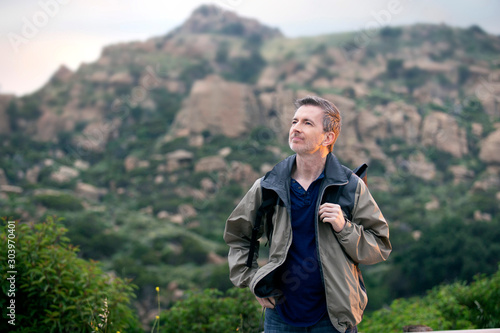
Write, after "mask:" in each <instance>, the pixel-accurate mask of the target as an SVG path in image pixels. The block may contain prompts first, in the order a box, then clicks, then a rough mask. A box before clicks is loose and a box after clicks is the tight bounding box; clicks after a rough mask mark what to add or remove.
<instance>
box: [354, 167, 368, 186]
mask: <svg viewBox="0 0 500 333" xmlns="http://www.w3.org/2000/svg"><path fill="white" fill-rule="evenodd" d="M367 169H368V164H366V163H363V164H361V165H360V166H358V167H357V168H356V169H354V170H352V172H353V173H354V174H356V176H358V177H359V178H361V179H362V180H363V182H364V183H365V184H366V185H368V179H367V172H366V170H367Z"/></svg>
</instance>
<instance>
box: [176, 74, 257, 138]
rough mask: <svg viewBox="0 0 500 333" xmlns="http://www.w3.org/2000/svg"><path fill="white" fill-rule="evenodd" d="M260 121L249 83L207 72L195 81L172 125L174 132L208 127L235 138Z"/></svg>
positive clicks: (191, 131) (187, 132) (179, 133)
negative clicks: (228, 79) (231, 80)
mask: <svg viewBox="0 0 500 333" xmlns="http://www.w3.org/2000/svg"><path fill="white" fill-rule="evenodd" d="M263 122H264V119H263V115H262V114H260V110H259V107H258V105H257V101H256V99H255V96H254V94H253V91H252V88H251V87H250V86H248V85H246V84H243V83H238V82H228V81H225V80H224V79H222V78H221V77H219V76H217V75H210V76H208V77H206V78H205V79H203V80H198V81H196V82H195V83H194V85H193V87H192V89H191V94H190V95H189V97H188V98H187V99H186V100H185V102H184V105H183V108H182V109H181V110H180V111H179V113H178V114H177V116H176V118H175V121H174V124H173V126H172V127H173V133H174V135H177V136H184V135H187V134H201V133H203V132H205V131H208V132H210V133H211V134H222V135H225V136H227V137H231V138H234V137H238V136H240V135H242V134H244V133H248V132H249V131H250V130H251V129H252V128H253V127H255V126H257V125H262V124H263ZM186 129H187V130H188V131H185V130H186Z"/></svg>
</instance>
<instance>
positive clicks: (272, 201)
mask: <svg viewBox="0 0 500 333" xmlns="http://www.w3.org/2000/svg"><path fill="white" fill-rule="evenodd" d="M278 198H279V197H278V195H277V194H276V192H274V191H272V190H269V189H267V188H262V204H261V205H260V207H259V209H258V210H257V213H256V215H255V222H254V226H253V228H252V239H251V240H250V251H249V252H248V259H247V263H246V266H247V267H252V262H253V257H254V255H255V251H256V249H257V247H258V246H259V245H258V242H257V237H258V234H259V231H260V227H261V224H262V218H263V217H264V216H266V228H267V239H268V242H270V241H271V234H272V219H273V215H274V206H275V205H276V202H277V200H278Z"/></svg>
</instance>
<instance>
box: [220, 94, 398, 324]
mask: <svg viewBox="0 0 500 333" xmlns="http://www.w3.org/2000/svg"><path fill="white" fill-rule="evenodd" d="M295 104H296V107H297V110H296V112H295V115H294V117H293V120H292V124H291V127H290V132H289V145H290V148H291V149H292V150H293V151H294V152H295V153H296V154H295V155H292V156H290V157H288V158H287V159H285V160H283V161H281V162H280V163H278V164H277V165H276V166H275V167H274V168H273V170H272V171H271V172H270V173H269V174H268V175H267V176H266V177H264V178H261V179H259V180H257V181H256V182H255V183H254V185H253V186H252V188H251V189H250V190H249V191H248V193H247V194H246V195H245V197H244V198H243V199H242V200H241V202H240V203H239V204H238V206H237V207H236V208H235V209H234V211H233V212H232V213H231V215H230V216H229V218H228V220H227V222H226V229H225V231H224V240H225V241H226V243H227V244H228V245H229V247H230V250H229V256H228V261H229V268H230V279H231V281H232V282H233V284H234V285H236V286H238V287H247V286H248V287H250V289H251V291H252V292H253V293H254V295H255V296H256V298H257V300H258V302H259V303H260V304H261V305H262V306H263V307H264V308H266V314H265V322H264V328H265V332H266V333H273V332H357V328H356V325H357V324H359V322H360V321H361V318H362V315H363V310H364V309H365V307H366V304H367V301H368V299H367V296H366V290H365V286H364V284H363V280H362V277H361V273H360V271H359V269H358V264H366V265H369V264H375V263H377V262H380V261H384V260H386V259H387V257H388V256H389V254H390V252H391V244H390V242H389V227H388V225H387V222H386V221H385V219H384V217H383V216H382V213H381V212H380V209H379V208H378V206H377V204H376V203H375V201H374V199H373V198H372V196H371V195H370V192H369V191H368V188H367V187H366V185H365V184H364V183H363V181H361V180H360V178H359V177H357V176H356V175H354V174H352V172H351V171H350V170H349V169H347V168H346V167H344V166H342V165H341V164H340V163H339V161H338V160H337V158H336V157H335V156H334V155H333V153H332V150H333V145H334V143H335V141H336V140H337V138H338V136H339V133H340V125H341V117H340V113H339V111H338V110H337V108H336V107H335V105H333V104H332V103H330V102H329V101H327V100H325V99H322V98H319V97H314V96H313V97H311V96H308V97H305V98H303V99H300V100H298V101H296V103H295ZM262 188H266V189H270V190H272V191H274V192H276V194H277V195H278V196H279V201H278V200H277V205H276V207H275V212H274V215H273V223H272V225H273V226H272V237H271V242H270V248H269V260H268V263H267V264H266V265H264V266H262V267H260V268H259V267H258V264H257V257H258V252H257V253H256V254H255V255H254V258H252V259H253V264H252V265H251V266H252V267H247V266H246V260H247V257H248V253H249V249H250V244H251V242H250V238H251V235H252V228H253V224H254V220H255V215H256V211H257V209H258V208H259V206H260V205H261V203H262ZM332 197H334V198H336V202H325V200H326V199H328V198H330V201H332V200H331V198H332ZM262 234H263V230H260V235H262ZM260 235H259V236H260Z"/></svg>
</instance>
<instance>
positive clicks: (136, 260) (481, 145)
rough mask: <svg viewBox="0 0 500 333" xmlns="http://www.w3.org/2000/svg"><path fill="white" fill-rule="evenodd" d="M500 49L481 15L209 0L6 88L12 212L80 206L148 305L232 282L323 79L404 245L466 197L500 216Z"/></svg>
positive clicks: (83, 240) (351, 149) (341, 145)
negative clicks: (171, 25)
mask: <svg viewBox="0 0 500 333" xmlns="http://www.w3.org/2000/svg"><path fill="white" fill-rule="evenodd" d="M499 54H500V38H499V37H498V36H492V35H489V34H487V33H485V32H484V31H483V30H482V29H481V28H480V27H477V26H472V27H470V28H468V29H459V28H454V27H449V26H446V25H413V26H406V27H398V28H390V27H383V28H381V29H379V30H378V31H377V32H376V33H374V32H367V31H360V32H352V33H342V34H330V35H324V36H318V37H307V38H287V37H285V36H283V34H282V33H281V32H280V31H279V30H278V29H275V28H270V27H266V26H263V25H262V24H260V23H259V22H257V21H256V20H253V19H247V18H242V17H239V16H238V15H236V14H235V13H232V12H228V11H223V10H221V9H220V8H218V7H215V6H202V7H200V8H198V9H197V10H195V11H194V12H193V14H192V16H191V17H190V18H189V19H188V20H187V21H186V22H185V23H184V24H183V25H181V26H180V27H178V28H177V29H174V30H173V31H171V32H170V33H168V34H167V35H165V36H160V37H155V38H151V39H149V40H147V41H144V42H130V43H123V44H117V45H111V46H108V47H106V48H105V49H104V50H103V52H102V54H101V56H100V57H99V59H98V60H97V61H95V62H93V63H88V64H83V65H81V66H80V68H78V70H76V71H75V72H72V71H71V70H69V69H68V68H66V67H64V66H62V67H61V68H60V69H59V70H58V71H57V72H56V73H54V75H53V76H52V78H51V79H50V81H49V82H48V83H47V84H46V85H45V86H43V87H42V88H41V89H40V90H39V91H37V92H35V93H33V94H31V95H28V96H23V97H16V96H5V95H2V96H0V137H1V138H2V145H1V147H0V151H1V156H0V191H1V193H0V210H1V215H3V216H7V215H9V216H14V217H15V218H19V219H21V220H22V221H28V220H39V219H41V218H42V216H44V215H46V214H58V215H62V216H64V217H65V218H66V221H67V225H68V229H69V230H70V237H71V238H72V239H73V240H74V241H75V242H76V243H77V244H79V245H80V246H81V249H82V251H81V255H82V256H84V257H85V256H86V257H90V258H94V259H99V260H102V261H103V263H104V264H105V265H106V267H107V269H109V270H113V271H115V272H116V273H117V274H120V275H124V276H131V277H133V278H134V279H135V282H136V283H137V284H138V285H139V286H140V287H141V289H140V297H139V300H140V302H142V303H141V304H142V305H138V306H139V308H141V309H143V310H141V311H143V312H144V313H146V312H147V308H148V304H149V303H148V300H150V299H151V297H153V296H154V295H153V294H152V293H151V292H150V291H148V290H149V289H148V288H149V287H151V286H154V285H158V284H163V285H168V286H169V290H170V292H171V297H172V299H175V298H176V297H180V295H182V290H185V289H189V288H192V287H193V286H216V287H220V288H225V287H227V286H228V285H229V283H228V281H227V278H226V275H225V274H226V272H225V264H221V262H224V259H223V257H224V256H225V253H226V249H225V246H224V245H223V244H222V241H221V232H222V229H223V226H224V221H225V217H227V215H228V214H229V213H230V211H231V209H232V207H233V206H234V204H235V202H236V201H238V199H239V198H240V197H241V196H242V195H243V193H244V192H245V190H246V189H247V188H248V186H250V184H252V183H253V181H254V180H255V179H256V178H257V177H259V176H260V175H262V174H263V173H264V172H265V171H266V170H268V169H269V168H270V167H271V166H272V165H273V164H274V163H276V162H278V161H279V160H280V159H282V158H283V157H284V156H287V155H288V154H290V151H289V150H288V148H287V144H286V136H287V133H288V128H289V123H290V119H291V117H292V115H293V113H294V111H295V110H294V107H293V100H294V99H295V98H298V97H302V96H305V95H308V94H315V95H320V96H322V97H325V98H327V99H330V100H331V101H333V102H334V103H335V104H336V105H337V106H338V107H339V109H340V110H341V113H342V121H343V126H342V133H341V136H340V139H339V141H338V143H337V146H336V148H335V153H336V154H337V155H338V156H339V157H340V158H341V160H342V161H343V163H345V164H346V165H348V166H350V167H354V166H356V165H358V164H360V163H363V162H367V163H368V164H369V165H370V177H369V184H370V189H371V191H372V193H373V194H374V196H376V199H377V201H379V202H380V205H381V207H382V211H384V212H386V211H387V216H388V218H389V219H390V220H391V222H392V223H393V224H392V229H391V233H392V234H393V235H395V236H394V237H395V238H394V239H395V243H396V244H398V241H397V240H398V239H400V240H401V243H402V244H404V243H405V242H408V241H417V240H418V238H419V237H420V236H421V235H422V233H421V232H422V228H423V225H427V224H430V223H434V222H436V221H439V219H440V218H441V217H442V216H445V215H446V214H456V213H457V212H458V211H460V212H461V214H462V215H461V217H460V218H461V219H463V220H464V221H468V222H471V223H479V222H481V221H487V222H490V223H500V221H499V220H498V207H499V206H500V205H499V201H500V190H499V189H500V154H499V152H500V105H499V102H500V99H499V96H500V61H499V59H500V58H499ZM458 193H462V196H461V197H455V196H457V195H458ZM455 199H456V200H455ZM464 202H471V203H473V204H472V205H467V204H463V203H464ZM422 221H425V222H424V223H422ZM492 221H493V222H492ZM407 236H408V238H407ZM398 237H399V238H398ZM207 267H208V268H207ZM221 277H223V278H221ZM221 281H222V282H221ZM151 290H153V289H152V288H151ZM153 303H154V302H153ZM141 306H142V307H141Z"/></svg>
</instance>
